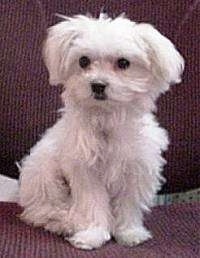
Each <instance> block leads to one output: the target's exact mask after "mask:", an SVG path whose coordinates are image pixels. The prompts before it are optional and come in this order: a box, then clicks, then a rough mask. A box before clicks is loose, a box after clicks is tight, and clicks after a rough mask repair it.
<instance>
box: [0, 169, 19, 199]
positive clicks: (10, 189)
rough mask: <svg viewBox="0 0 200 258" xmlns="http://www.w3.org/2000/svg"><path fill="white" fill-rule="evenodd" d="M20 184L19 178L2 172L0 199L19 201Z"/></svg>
mask: <svg viewBox="0 0 200 258" xmlns="http://www.w3.org/2000/svg"><path fill="white" fill-rule="evenodd" d="M18 195H19V184H18V180H17V179H12V178H9V177H6V176H4V175H1V174H0V201H1V202H18Z"/></svg>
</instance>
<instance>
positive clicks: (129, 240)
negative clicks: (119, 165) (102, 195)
mask: <svg viewBox="0 0 200 258" xmlns="http://www.w3.org/2000/svg"><path fill="white" fill-rule="evenodd" d="M121 189H122V190H121V192H120V193H119V195H117V197H116V198H115V199H114V200H113V203H112V206H113V215H114V217H115V229H114V232H113V235H114V237H115V239H116V241H117V242H118V243H120V244H122V245H128V246H133V245H137V244H140V243H142V242H144V241H146V240H148V239H149V238H151V234H150V232H149V231H148V230H147V229H146V228H145V227H144V226H143V214H142V213H143V212H142V210H143V209H142V208H143V207H142V202H143V201H144V200H143V198H145V197H144V196H143V193H141V186H140V185H139V182H138V179H137V176H135V175H131V174H129V175H128V174H127V175H125V180H124V185H123V187H122V188H121ZM144 191H145V189H144ZM147 194H148V193H147ZM144 195H145V193H144Z"/></svg>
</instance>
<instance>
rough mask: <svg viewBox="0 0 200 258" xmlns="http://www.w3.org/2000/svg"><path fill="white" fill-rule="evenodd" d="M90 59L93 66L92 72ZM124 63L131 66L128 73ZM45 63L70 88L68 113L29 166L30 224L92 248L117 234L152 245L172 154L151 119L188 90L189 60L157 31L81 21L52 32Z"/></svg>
mask: <svg viewBox="0 0 200 258" xmlns="http://www.w3.org/2000/svg"><path fill="white" fill-rule="evenodd" d="M81 56H89V58H90V59H91V65H90V67H89V68H88V69H82V68H81V67H80V66H79V62H78V60H79V58H80V57H81ZM120 57H124V58H127V59H128V60H129V61H130V64H131V65H130V67H129V68H128V69H126V70H124V71H121V70H120V69H118V68H117V67H116V61H117V59H118V58H120ZM44 59H45V63H46V66H47V68H48V70H49V75H50V83H51V84H59V83H62V84H63V85H64V91H63V94H62V99H63V103H64V111H63V114H62V117H61V118H60V119H59V120H58V122H57V123H56V124H55V125H54V126H53V127H52V128H50V129H48V130H47V132H46V133H45V134H44V135H43V137H42V139H41V140H40V141H39V142H38V143H37V144H36V146H34V147H33V148H32V149H31V151H30V155H28V156H26V157H25V158H24V159H23V162H22V168H21V176H20V204H21V205H22V206H23V207H24V211H23V213H22V218H23V219H24V220H25V221H26V222H28V223H33V224H34V225H35V226H43V227H44V228H45V229H47V230H50V231H52V232H56V233H58V234H64V235H65V236H66V239H67V240H68V241H69V242H70V243H71V244H73V245H74V246H76V247H78V248H83V249H93V248H97V247H100V246H101V245H102V244H103V243H105V242H106V241H108V240H109V239H110V237H111V236H114V237H115V239H116V240H117V241H118V242H119V243H122V244H126V245H130V246H132V245H135V244H139V243H141V242H143V241H145V240H147V239H148V238H150V237H151V234H150V233H149V231H148V230H147V229H145V228H144V226H143V212H144V211H148V210H149V208H150V206H151V205H152V202H153V199H154V196H155V194H156V192H157V191H158V190H159V189H160V187H161V183H162V182H163V177H162V175H161V172H162V168H163V166H164V164H165V160H164V159H163V157H162V151H165V150H166V149H167V146H168V136H167V133H166V131H165V130H164V129H162V128H160V127H159V124H158V122H157V121H156V119H155V117H154V115H153V113H152V112H153V111H154V110H155V102H156V99H157V98H158V96H159V95H160V94H161V93H163V92H165V91H166V90H168V88H169V85H170V84H171V83H178V82H180V75H181V73H182V71H183V68H184V61H183V58H182V57H181V55H180V54H179V53H178V51H177V50H176V49H175V47H174V45H173V44H172V43H171V42H170V41H169V40H168V39H167V38H165V37H164V36H163V35H161V34H160V33H159V32H158V31H157V30H156V29H155V28H153V27H152V26H151V25H149V24H143V23H141V24H137V23H135V22H132V21H130V20H128V19H127V18H124V17H122V16H120V17H118V18H116V19H111V18H109V17H107V16H105V15H101V16H100V18H99V19H94V18H91V17H86V16H82V15H78V16H75V17H72V18H69V17H66V18H65V20H64V21H63V22H61V23H58V24H57V25H55V26H52V27H51V28H50V29H49V31H48V37H47V40H46V42H45V44H44ZM92 81H100V82H106V83H107V84H108V87H107V88H106V95H107V100H105V101H99V100H95V99H94V98H93V95H92V94H91V87H90V83H91V82H92Z"/></svg>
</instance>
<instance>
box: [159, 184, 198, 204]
mask: <svg viewBox="0 0 200 258" xmlns="http://www.w3.org/2000/svg"><path fill="white" fill-rule="evenodd" d="M184 202H200V188H197V189H194V190H190V191H187V192H184V193H173V194H161V195H157V197H156V201H155V205H167V204H172V203H184Z"/></svg>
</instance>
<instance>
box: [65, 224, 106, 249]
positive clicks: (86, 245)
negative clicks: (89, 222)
mask: <svg viewBox="0 0 200 258" xmlns="http://www.w3.org/2000/svg"><path fill="white" fill-rule="evenodd" d="M110 238H111V237H110V233H109V232H108V231H107V230H105V229H102V228H99V227H93V228H88V229H86V230H83V231H79V232H77V233H75V234H74V235H73V236H72V237H70V238H67V237H66V238H65V239H66V240H68V241H69V242H70V244H72V245H73V246H75V247H77V248H80V249H87V250H92V249H94V248H98V247H101V246H102V245H103V244H104V243H105V242H107V241H108V240H110Z"/></svg>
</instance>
